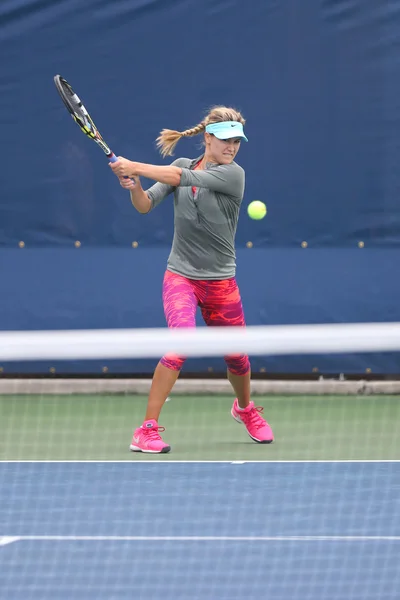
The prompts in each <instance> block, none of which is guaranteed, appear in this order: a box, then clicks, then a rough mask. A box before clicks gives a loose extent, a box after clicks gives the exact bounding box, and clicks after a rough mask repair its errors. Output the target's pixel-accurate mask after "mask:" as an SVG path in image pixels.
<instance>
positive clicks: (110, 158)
mask: <svg viewBox="0 0 400 600" xmlns="http://www.w3.org/2000/svg"><path fill="white" fill-rule="evenodd" d="M108 160H109V161H110V162H118V158H117V157H116V156H115V154H111V156H109V157H108ZM124 179H129V177H126V175H124ZM132 181H133V179H132Z"/></svg>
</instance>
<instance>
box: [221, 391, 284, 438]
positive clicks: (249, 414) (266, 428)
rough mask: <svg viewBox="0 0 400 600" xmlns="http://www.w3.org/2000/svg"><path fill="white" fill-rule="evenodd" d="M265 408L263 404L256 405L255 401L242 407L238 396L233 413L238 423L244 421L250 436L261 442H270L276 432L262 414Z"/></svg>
mask: <svg viewBox="0 0 400 600" xmlns="http://www.w3.org/2000/svg"><path fill="white" fill-rule="evenodd" d="M263 410H264V409H263V408H261V406H254V402H250V404H249V406H248V407H247V408H245V409H240V408H239V404H238V401H237V398H236V399H235V402H234V403H233V406H232V410H231V415H232V417H233V418H234V419H235V421H237V422H238V423H243V425H244V426H245V427H246V429H247V433H248V434H249V436H250V437H251V438H252V439H253V440H254V441H255V442H258V443H259V444H270V443H271V442H273V441H274V434H273V433H272V429H271V427H270V425H269V424H268V423H267V421H266V420H265V419H263V418H262V416H261V414H260V413H262V411H263Z"/></svg>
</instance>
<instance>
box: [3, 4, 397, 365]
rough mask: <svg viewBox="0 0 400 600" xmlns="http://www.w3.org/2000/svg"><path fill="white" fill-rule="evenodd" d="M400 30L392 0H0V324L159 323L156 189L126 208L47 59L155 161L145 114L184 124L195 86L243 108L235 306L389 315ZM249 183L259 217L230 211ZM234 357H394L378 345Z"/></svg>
mask: <svg viewBox="0 0 400 600" xmlns="http://www.w3.org/2000/svg"><path fill="white" fill-rule="evenodd" d="M399 32H400V4H399V2H398V1H396V0H387V1H386V2H384V3H383V2H377V1H376V0H307V1H303V0H254V1H252V2H244V1H243V0H201V1H199V0H114V1H113V2H110V1H109V0H85V2H83V1H82V0H3V1H2V2H1V3H0V56H1V57H2V60H1V69H0V131H1V143H2V148H3V152H2V157H1V168H0V281H1V295H0V329H7V330H12V329H30V330H32V329H53V328H56V329H70V328H73V329H76V328H103V327H107V328H109V327H151V326H164V325H165V322H164V316H163V311H162V303H161V282H162V276H163V271H164V268H165V264H166V259H167V256H168V253H169V248H170V244H171V240H172V232H173V228H172V225H173V214H172V202H171V200H170V199H167V200H166V201H165V202H164V203H163V204H162V205H161V206H160V207H159V208H158V209H157V210H155V211H154V212H153V213H152V214H150V215H145V216H142V215H139V214H137V213H136V212H135V210H134V209H133V208H132V207H131V205H130V201H129V195H128V193H127V192H125V191H124V190H122V189H121V188H120V186H119V185H118V182H117V180H116V179H115V177H114V176H113V175H112V173H111V171H110V169H109V168H108V166H107V161H106V159H105V157H104V155H102V153H101V151H100V150H99V149H98V148H97V147H96V146H95V144H93V143H92V142H90V141H89V140H87V139H86V138H85V137H84V136H83V135H82V134H81V133H80V132H79V130H78V128H77V127H76V126H75V125H74V124H73V122H72V120H71V119H70V118H69V117H68V115H67V113H66V111H65V109H64V107H63V106H62V103H61V101H60V99H59V97H58V95H57V93H56V90H55V87H54V84H53V76H54V75H55V74H56V73H60V74H61V75H63V76H64V77H66V78H67V79H68V80H70V81H71V83H72V84H73V86H74V87H75V88H76V89H77V91H78V93H79V94H80V95H81V97H82V98H83V99H84V101H85V103H86V104H87V105H88V106H89V107H90V111H91V113H92V115H93V117H94V120H95V122H96V123H97V124H98V125H99V126H100V129H101V130H102V133H103V134H104V136H105V138H106V139H107V141H108V142H109V144H110V146H111V147H112V148H113V149H114V151H115V152H116V153H117V154H122V155H124V156H127V157H129V158H132V159H134V160H139V161H142V162H152V163H158V164H163V163H164V162H167V161H163V160H162V159H161V158H160V156H159V155H158V153H157V152H156V148H155V143H154V140H155V138H156V137H157V135H158V132H159V131H160V130H161V129H162V128H163V127H169V128H173V129H184V128H187V127H190V126H193V125H195V124H197V123H198V122H199V121H200V120H201V118H202V117H203V115H204V112H205V111H206V110H207V109H208V108H209V107H210V106H211V105H213V104H227V105H233V106H236V107H237V108H239V109H240V110H242V111H243V113H244V115H245V117H246V118H247V126H246V132H247V135H248V137H249V140H250V143H249V144H246V145H244V146H243V147H242V149H241V151H240V154H239V155H238V162H239V163H240V164H241V165H242V166H243V167H244V168H245V170H246V193H245V200H244V203H243V207H242V214H241V219H240V225H239V228H238V233H237V254H238V272H237V278H238V281H239V284H240V286H241V290H242V296H243V301H244V306H245V312H246V317H247V322H248V323H249V324H252V325H254V324H280V323H282V324H286V323H317V322H327V323H335V322H355V321H392V320H400V307H399V295H400V278H399V266H398V265H399V264H400V194H399V191H400V178H399V165H400V142H399V140H400V46H399V44H398V39H399ZM199 142H200V140H199V139H192V140H183V141H182V142H181V143H180V145H178V149H177V155H178V156H197V155H198V154H200V152H201V150H200V147H199ZM145 183H146V185H147V184H148V185H150V183H151V182H145ZM254 199H261V200H263V201H264V202H266V204H267V206H268V215H267V217H266V218H265V219H264V220H263V221H260V222H254V221H251V220H250V219H249V218H248V217H247V215H246V210H245V209H246V206H247V204H248V203H249V202H250V201H251V200H254ZM77 242H79V243H77ZM77 246H78V247H77ZM249 246H251V247H249ZM156 362H157V361H156V359H154V360H143V361H135V362H130V361H114V362H113V363H111V364H109V365H108V366H109V371H110V372H121V371H124V372H143V371H144V372H151V371H152V369H153V367H154V366H155V364H156ZM252 363H253V368H254V370H256V371H257V370H260V369H266V370H267V371H274V372H281V373H285V372H291V373H293V372H296V373H311V371H312V369H313V368H314V367H318V369H319V370H320V371H321V372H331V373H333V372H335V373H336V372H343V373H354V372H357V373H363V372H365V370H366V369H371V371H372V373H398V372H399V370H400V369H399V366H400V359H399V356H398V355H396V354H390V355H388V354H386V355H385V354H373V355H371V354H366V355H357V356H354V355H351V356H348V355H346V356H318V357H304V356H303V357H279V358H274V357H257V358H256V357H254V358H253V360H252ZM102 364H103V363H101V364H99V363H92V362H91V363H68V364H63V365H61V364H56V363H52V366H54V365H55V366H56V367H57V370H60V369H61V370H64V371H68V372H81V371H87V370H90V371H93V372H101V366H102ZM49 366H50V365H49V363H46V364H44V363H41V364H34V365H32V364H30V365H27V364H24V365H18V364H8V365H3V369H4V371H5V372H8V371H21V370H29V371H32V370H36V371H42V372H48V370H49ZM208 367H212V368H213V369H214V371H219V370H222V369H223V361H222V359H219V358H215V359H210V360H200V359H199V360H193V359H192V360H190V362H188V363H187V366H186V371H201V370H206V369H207V368H208Z"/></svg>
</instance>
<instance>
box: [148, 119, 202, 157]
mask: <svg viewBox="0 0 400 600" xmlns="http://www.w3.org/2000/svg"><path fill="white" fill-rule="evenodd" d="M205 128H206V124H205V122H204V121H202V122H201V123H199V124H198V125H196V126H195V127H192V128H191V129H186V130H185V131H174V130H173V129H163V130H162V131H161V132H160V135H159V136H158V138H157V140H156V144H157V148H158V149H159V150H160V153H161V156H162V157H163V158H165V157H166V156H172V155H173V153H174V150H175V146H176V145H177V143H178V142H179V140H180V139H181V138H183V137H192V136H193V135H198V134H199V133H201V132H202V131H204V130H205Z"/></svg>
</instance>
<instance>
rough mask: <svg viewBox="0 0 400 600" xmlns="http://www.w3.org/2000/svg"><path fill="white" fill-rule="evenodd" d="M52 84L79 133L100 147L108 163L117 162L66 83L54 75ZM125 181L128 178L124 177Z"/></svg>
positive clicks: (59, 76)
mask: <svg viewBox="0 0 400 600" xmlns="http://www.w3.org/2000/svg"><path fill="white" fill-rule="evenodd" d="M54 83H55V84H56V88H57V91H58V93H59V94H60V96H61V99H62V101H63V102H64V104H65V107H66V109H67V110H68V112H69V113H70V115H71V117H72V118H73V119H74V121H75V123H77V125H79V127H80V129H81V131H83V133H84V134H85V135H87V137H89V138H90V139H92V140H94V141H95V142H96V144H97V145H98V146H100V148H101V149H102V150H103V152H104V154H105V155H106V156H107V158H108V160H109V161H110V162H117V161H118V158H117V157H116V156H115V154H114V152H112V151H111V149H110V148H109V146H108V145H107V144H106V142H105V141H104V140H103V138H102V136H101V135H100V132H99V130H98V129H97V127H96V125H95V124H94V122H93V119H92V118H91V116H90V115H89V113H88V111H87V110H86V108H85V107H84V105H83V104H82V102H81V100H80V99H79V97H78V96H77V95H76V94H75V92H74V90H73V89H72V87H71V86H70V84H69V83H68V81H66V79H64V78H63V77H61V75H55V77H54ZM125 179H129V178H128V177H125Z"/></svg>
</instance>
